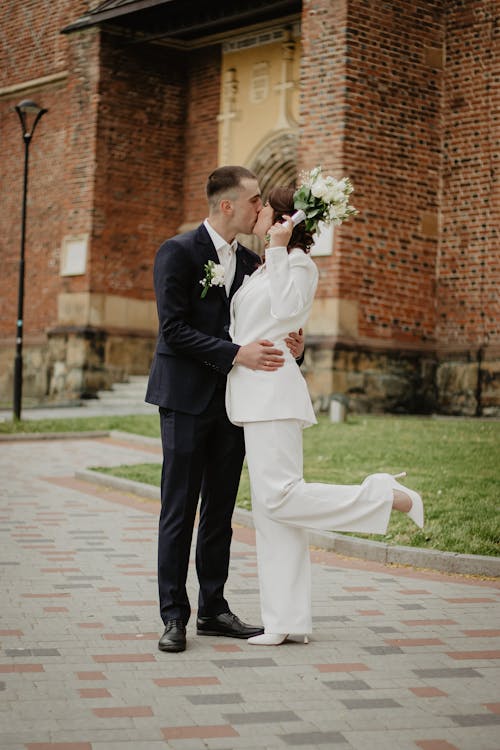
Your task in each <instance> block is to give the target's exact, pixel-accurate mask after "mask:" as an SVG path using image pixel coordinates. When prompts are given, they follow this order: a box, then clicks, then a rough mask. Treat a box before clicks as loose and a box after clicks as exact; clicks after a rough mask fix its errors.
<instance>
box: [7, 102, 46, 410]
mask: <svg viewBox="0 0 500 750" xmlns="http://www.w3.org/2000/svg"><path fill="white" fill-rule="evenodd" d="M15 110H16V112H17V114H18V115H19V119H20V121H21V128H22V131H23V141H24V179H23V207H22V214H21V255H20V258H19V291H18V296H17V327H16V358H15V360H14V419H16V420H17V419H21V401H22V392H23V309H24V246H25V240H26V196H27V190H28V161H29V149H30V143H31V139H32V138H33V133H34V132H35V128H36V126H37V124H38V121H39V120H40V118H41V117H42V115H44V114H45V112H47V110H46V109H44V108H43V107H39V106H38V104H35V102H33V101H31V99H24V100H23V101H22V102H20V103H19V104H18V105H17V106H16V107H15ZM29 120H31V122H32V124H31V128H30V127H29Z"/></svg>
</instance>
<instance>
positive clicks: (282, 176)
mask: <svg viewBox="0 0 500 750" xmlns="http://www.w3.org/2000/svg"><path fill="white" fill-rule="evenodd" d="M297 142H298V135H297V132H296V131H295V130H284V131H280V132H279V133H273V135H272V136H271V137H270V138H268V139H266V141H265V142H264V143H261V144H260V145H259V146H258V147H257V149H256V150H255V152H254V154H253V156H252V157H251V158H250V160H249V165H248V168H249V169H251V170H252V172H254V174H255V175H256V176H257V179H258V180H259V184H260V189H261V191H262V198H263V200H264V201H265V200H267V196H268V194H269V191H270V189H271V188H272V187H274V186H275V185H289V186H290V187H295V184H296V181H297ZM241 241H242V242H243V244H245V245H246V246H247V247H250V248H251V249H252V250H254V251H255V252H256V253H259V254H261V252H262V247H261V243H260V241H259V240H258V239H257V237H254V236H253V235H242V236H241Z"/></svg>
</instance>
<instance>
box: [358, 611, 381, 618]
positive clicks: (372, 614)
mask: <svg viewBox="0 0 500 750" xmlns="http://www.w3.org/2000/svg"><path fill="white" fill-rule="evenodd" d="M383 614H384V613H383V612H381V611H380V609H358V615H363V616H364V617H379V616H380V615H383Z"/></svg>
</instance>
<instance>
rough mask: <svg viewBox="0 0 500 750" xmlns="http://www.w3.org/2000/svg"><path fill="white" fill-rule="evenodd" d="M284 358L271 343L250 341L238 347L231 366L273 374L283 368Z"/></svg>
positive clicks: (279, 350) (264, 340) (265, 340)
mask: <svg viewBox="0 0 500 750" xmlns="http://www.w3.org/2000/svg"><path fill="white" fill-rule="evenodd" d="M284 363H285V358H284V356H283V352H282V351H281V349H275V348H274V344H273V342H272V341H268V340H267V339H263V340H262V341H252V343H251V344H245V345H244V346H240V348H239V349H238V354H237V355H236V357H235V358H234V362H233V364H235V365H243V367H248V368H249V369H250V370H267V371H268V372H273V371H274V370H279V368H280V367H283V365H284Z"/></svg>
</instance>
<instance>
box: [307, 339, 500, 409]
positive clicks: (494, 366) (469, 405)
mask: <svg viewBox="0 0 500 750" xmlns="http://www.w3.org/2000/svg"><path fill="white" fill-rule="evenodd" d="M302 369H303V371H304V374H305V377H306V380H307V383H308V386H309V391H310V393H311V397H312V400H313V403H314V406H315V409H316V410H319V411H327V410H328V409H329V404H330V401H331V399H332V397H336V398H339V399H340V400H342V401H343V402H344V403H345V405H346V407H347V409H348V410H349V411H350V412H352V413H360V414H361V413H363V414H366V413H385V412H388V413H394V414H431V413H440V414H450V415H457V416H458V415H460V416H483V417H497V416H500V356H495V357H494V356H488V357H484V358H478V357H477V354H476V353H462V354H460V355H453V356H450V355H443V354H440V353H439V352H432V351H425V352H422V351H401V350H400V351H396V350H391V351H380V350H376V349H373V350H370V348H369V347H368V346H363V347H362V346H361V345H350V344H341V343H335V344H333V345H332V346H325V342H324V341H323V342H322V341H321V340H317V341H316V342H312V343H308V346H307V349H306V354H305V362H304V365H303V368H302Z"/></svg>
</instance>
